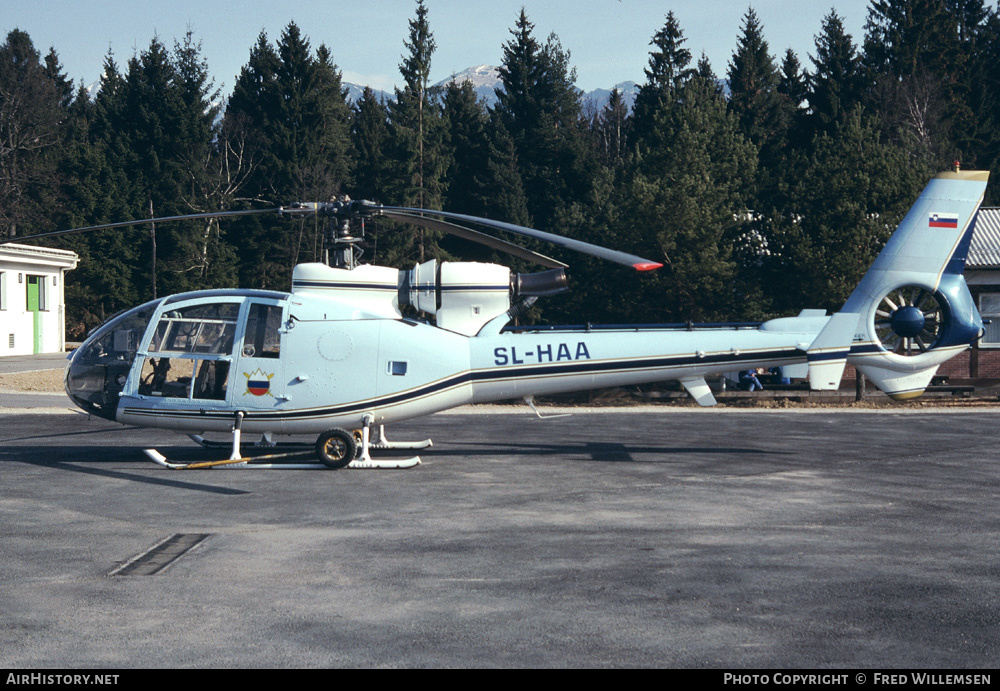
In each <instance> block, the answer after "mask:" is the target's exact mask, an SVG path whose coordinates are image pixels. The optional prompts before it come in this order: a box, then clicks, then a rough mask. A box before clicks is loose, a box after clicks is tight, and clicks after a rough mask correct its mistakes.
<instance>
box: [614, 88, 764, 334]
mask: <svg viewBox="0 0 1000 691" xmlns="http://www.w3.org/2000/svg"><path fill="white" fill-rule="evenodd" d="M756 165H757V158H756V149H755V147H754V146H753V144H752V143H751V142H749V141H748V140H747V139H746V138H745V137H744V136H743V135H742V134H741V133H740V132H739V128H738V126H737V123H736V120H735V117H734V116H733V115H732V114H730V113H729V112H727V108H726V104H725V101H724V100H723V99H722V98H721V97H720V96H719V95H718V94H717V93H716V90H715V85H714V84H712V83H711V82H710V81H708V80H706V79H704V78H697V79H691V80H689V81H688V82H687V83H686V84H685V85H684V86H683V87H681V89H680V91H679V93H678V98H677V102H676V104H675V105H674V107H672V108H670V109H667V110H665V111H662V112H661V114H660V116H659V117H657V119H656V121H655V127H654V129H653V131H652V132H651V134H650V146H649V148H648V150H647V151H646V152H645V154H643V155H642V157H641V159H640V160H639V161H638V162H637V165H636V168H635V171H634V174H633V176H632V178H631V179H630V180H629V181H628V182H627V187H626V188H625V194H626V197H625V199H624V201H623V206H624V208H625V212H624V213H622V214H621V217H622V219H623V221H624V222H625V223H626V224H627V227H628V228H632V229H643V230H645V229H651V230H653V232H654V233H655V240H654V241H655V244H654V245H650V244H648V243H649V241H650V239H654V238H647V237H644V235H643V233H641V232H640V233H639V234H635V231H632V232H631V233H629V234H628V235H624V236H623V234H622V231H618V232H619V233H620V235H619V237H618V238H617V242H619V243H621V244H620V245H619V246H621V247H623V248H625V247H631V248H633V251H635V253H636V254H640V255H641V256H648V257H650V258H654V259H660V258H662V259H663V260H664V263H665V264H666V266H665V267H664V269H661V270H660V271H658V272H656V274H657V275H655V276H651V277H649V279H648V280H644V281H643V282H642V297H641V298H638V299H633V300H629V301H628V302H629V303H632V302H634V303H635V304H636V305H637V309H635V310H634V311H635V312H636V314H634V315H632V317H633V318H636V319H638V318H640V315H639V312H645V313H646V316H645V319H647V320H649V319H651V320H654V321H682V320H689V319H692V320H704V319H717V318H731V317H732V315H733V313H734V311H736V310H737V308H739V311H740V312H742V313H744V314H746V313H748V312H750V313H751V314H752V313H753V312H754V304H753V299H754V297H755V296H751V295H749V294H748V292H747V291H748V289H747V287H746V286H744V285H742V281H741V276H740V267H739V266H738V263H737V258H736V255H735V253H734V251H735V245H736V242H737V239H738V234H739V229H740V224H739V222H738V221H737V219H740V218H743V217H745V210H746V205H747V185H746V183H745V181H746V180H749V179H753V177H754V174H755V168H756ZM629 235H631V236H632V237H633V239H632V240H631V241H629V240H628V239H627V238H628V237H629ZM638 306H641V309H639V308H638ZM759 310H760V308H759V307H758V308H757V310H756V311H757V312H759Z"/></svg>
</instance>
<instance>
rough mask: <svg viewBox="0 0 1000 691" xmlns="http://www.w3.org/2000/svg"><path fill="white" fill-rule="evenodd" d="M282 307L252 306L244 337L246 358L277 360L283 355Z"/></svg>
mask: <svg viewBox="0 0 1000 691" xmlns="http://www.w3.org/2000/svg"><path fill="white" fill-rule="evenodd" d="M281 312H282V308H281V305H261V304H257V303H255V304H252V305H250V312H249V314H248V315H247V330H246V333H245V334H244V335H243V356H244V357H266V358H277V357H279V356H280V355H281V334H279V333H278V329H279V328H280V327H281Z"/></svg>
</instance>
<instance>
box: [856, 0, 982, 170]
mask: <svg viewBox="0 0 1000 691" xmlns="http://www.w3.org/2000/svg"><path fill="white" fill-rule="evenodd" d="M987 16H988V12H987V10H986V9H985V8H984V7H983V5H982V2H981V1H979V0H876V1H873V2H872V4H871V6H870V7H869V10H868V21H867V24H866V25H865V43H864V56H863V64H864V66H865V69H866V72H867V78H868V80H869V81H870V82H872V83H873V85H874V88H871V89H870V90H869V102H870V103H871V104H872V105H873V106H874V108H875V109H877V110H878V112H880V113H882V114H883V123H884V126H885V127H886V130H887V131H888V132H889V133H891V134H893V135H896V136H898V137H901V138H903V140H904V141H908V142H909V143H910V144H911V146H912V147H914V148H915V149H916V151H917V152H918V155H922V156H926V157H929V158H931V159H932V160H934V161H936V163H935V165H936V166H937V167H943V166H947V165H950V164H951V162H952V161H954V160H960V159H961V158H962V157H963V156H964V155H965V154H967V153H972V151H973V150H974V149H975V146H976V145H975V134H974V133H975V132H977V131H978V130H979V126H978V124H977V122H976V113H975V112H974V111H973V109H972V108H970V106H969V104H968V102H967V98H968V94H969V92H970V90H971V89H973V88H974V87H973V84H972V76H971V75H972V73H973V71H975V68H974V64H975V60H976V57H975V56H976V54H977V53H978V51H979V49H980V47H979V46H978V40H977V37H978V36H979V35H980V33H982V32H983V31H984V30H985V27H986V20H987ZM970 135H971V138H970Z"/></svg>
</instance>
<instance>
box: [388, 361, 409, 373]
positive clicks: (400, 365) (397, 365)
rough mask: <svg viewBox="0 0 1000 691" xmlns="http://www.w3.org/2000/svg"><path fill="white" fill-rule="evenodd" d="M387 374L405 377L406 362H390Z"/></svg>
mask: <svg viewBox="0 0 1000 691" xmlns="http://www.w3.org/2000/svg"><path fill="white" fill-rule="evenodd" d="M389 374H391V375H392V376H394V377H403V376H406V362H401V361H399V360H390V361H389Z"/></svg>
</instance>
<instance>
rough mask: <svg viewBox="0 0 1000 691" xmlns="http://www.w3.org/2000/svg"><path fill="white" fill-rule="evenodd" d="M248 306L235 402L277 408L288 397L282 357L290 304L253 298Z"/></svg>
mask: <svg viewBox="0 0 1000 691" xmlns="http://www.w3.org/2000/svg"><path fill="white" fill-rule="evenodd" d="M245 309H246V311H245V312H244V314H243V319H242V330H241V333H240V337H239V348H238V349H237V352H236V362H235V368H234V372H235V374H234V376H233V377H232V379H233V384H232V386H233V392H232V398H231V401H232V405H233V406H235V407H236V408H257V409H260V408H274V407H275V406H278V405H280V404H281V403H284V402H285V401H286V400H288V398H287V397H286V395H285V380H284V373H283V368H282V360H281V350H282V341H283V339H284V335H285V331H286V329H285V323H286V321H287V319H288V316H287V314H286V312H287V304H286V303H285V302H283V301H278V300H260V299H253V300H248V301H247V304H246V305H245Z"/></svg>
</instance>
